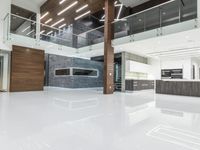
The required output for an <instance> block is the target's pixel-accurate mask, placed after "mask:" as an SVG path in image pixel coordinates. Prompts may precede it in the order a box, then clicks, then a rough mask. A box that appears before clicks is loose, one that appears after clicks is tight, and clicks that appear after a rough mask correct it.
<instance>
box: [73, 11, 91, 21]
mask: <svg viewBox="0 0 200 150" xmlns="http://www.w3.org/2000/svg"><path fill="white" fill-rule="evenodd" d="M89 13H91V11H87V12H86V13H84V14H82V15H80V16H78V17H76V18H75V20H78V19H80V18H82V17H84V16H86V15H88V14H89Z"/></svg>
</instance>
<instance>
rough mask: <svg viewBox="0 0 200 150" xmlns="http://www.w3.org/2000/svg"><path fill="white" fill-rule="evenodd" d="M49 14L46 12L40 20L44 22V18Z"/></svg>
mask: <svg viewBox="0 0 200 150" xmlns="http://www.w3.org/2000/svg"><path fill="white" fill-rule="evenodd" d="M48 14H49V12H46V13H45V14H44V15H42V16H41V17H40V19H41V20H42V19H43V18H44V17H46V16H47V15H48Z"/></svg>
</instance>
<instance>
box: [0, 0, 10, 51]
mask: <svg viewBox="0 0 200 150" xmlns="http://www.w3.org/2000/svg"><path fill="white" fill-rule="evenodd" d="M10 4H11V0H1V4H0V49H5V48H6V47H5V45H4V44H3V19H4V17H5V16H6V14H7V13H9V12H10Z"/></svg>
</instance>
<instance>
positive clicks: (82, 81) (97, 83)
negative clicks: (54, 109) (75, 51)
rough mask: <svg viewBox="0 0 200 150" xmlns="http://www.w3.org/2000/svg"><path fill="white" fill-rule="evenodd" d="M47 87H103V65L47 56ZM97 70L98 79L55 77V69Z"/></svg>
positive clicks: (84, 60)
mask: <svg viewBox="0 0 200 150" xmlns="http://www.w3.org/2000/svg"><path fill="white" fill-rule="evenodd" d="M48 58H49V59H48V64H49V86H54V87H64V88H91V87H102V86H103V63H102V62H96V61H91V60H87V59H81V58H72V57H65V56H58V55H52V54H49V57H48ZM70 67H77V68H87V69H97V70H98V71H99V76H98V77H84V76H63V77H59V76H55V69H61V68H70Z"/></svg>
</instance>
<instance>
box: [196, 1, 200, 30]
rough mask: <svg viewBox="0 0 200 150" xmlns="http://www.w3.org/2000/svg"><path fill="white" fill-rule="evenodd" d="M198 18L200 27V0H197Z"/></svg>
mask: <svg viewBox="0 0 200 150" xmlns="http://www.w3.org/2000/svg"><path fill="white" fill-rule="evenodd" d="M197 18H198V19H197V23H198V27H200V0H197Z"/></svg>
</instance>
